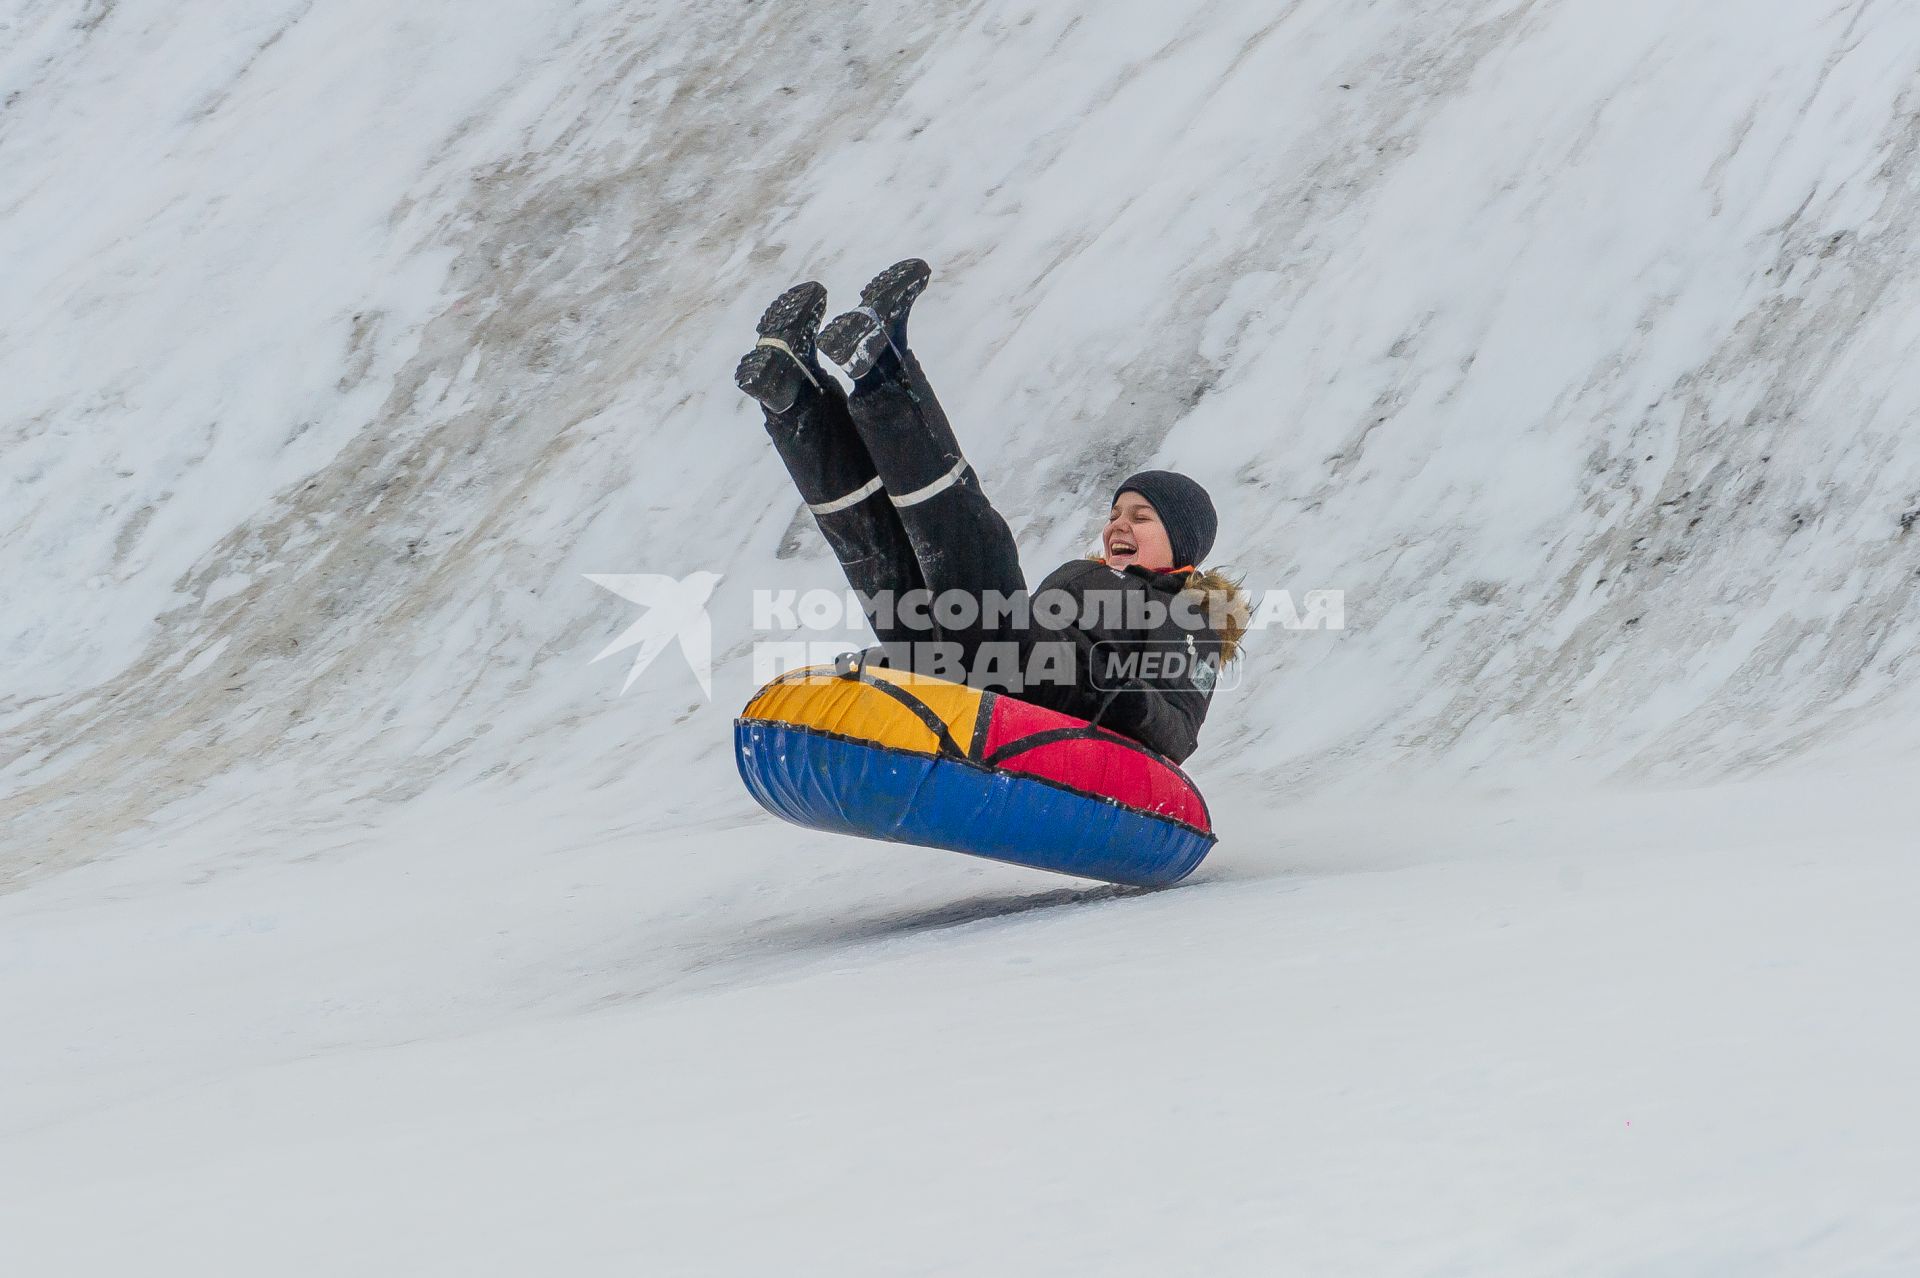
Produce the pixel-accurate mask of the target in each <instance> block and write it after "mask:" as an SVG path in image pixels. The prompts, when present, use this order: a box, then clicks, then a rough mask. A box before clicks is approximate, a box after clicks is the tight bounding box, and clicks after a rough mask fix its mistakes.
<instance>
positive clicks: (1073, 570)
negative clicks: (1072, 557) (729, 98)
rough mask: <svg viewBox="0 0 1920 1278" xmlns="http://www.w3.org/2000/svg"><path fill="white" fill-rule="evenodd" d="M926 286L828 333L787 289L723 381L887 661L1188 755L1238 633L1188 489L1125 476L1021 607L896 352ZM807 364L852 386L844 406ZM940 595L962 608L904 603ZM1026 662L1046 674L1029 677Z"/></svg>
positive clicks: (810, 297) (1003, 552)
mask: <svg viewBox="0 0 1920 1278" xmlns="http://www.w3.org/2000/svg"><path fill="white" fill-rule="evenodd" d="M931 276H932V271H931V270H930V269H929V268H928V266H927V264H926V263H925V262H922V261H920V260H918V259H910V260H908V261H905V262H900V263H898V264H896V265H894V266H892V267H889V268H888V269H887V270H885V271H883V272H882V273H881V274H880V275H878V276H877V277H875V279H874V280H873V282H872V283H870V284H868V285H867V287H866V288H865V289H864V290H862V292H861V294H860V307H859V309H857V310H853V311H849V312H847V313H846V314H844V315H842V316H840V317H839V318H838V319H836V320H834V321H833V322H832V323H831V324H829V325H828V326H827V327H826V329H825V330H824V331H818V330H819V325H820V321H821V319H822V318H823V317H824V316H825V314H826V298H827V293H826V290H825V289H824V288H822V287H821V286H820V285H818V284H815V283H806V284H798V285H795V286H794V287H793V288H790V289H788V290H787V291H786V292H785V293H783V294H781V295H780V297H779V298H778V299H776V300H775V301H774V303H773V305H772V306H770V307H768V308H767V312H766V314H765V315H763V316H761V318H760V324H759V330H758V331H759V337H760V340H759V341H758V343H756V344H755V346H754V349H753V350H751V351H749V352H748V353H747V355H746V357H745V358H744V359H742V360H741V361H740V366H739V368H738V369H737V370H736V372H735V374H734V380H735V381H736V382H737V383H738V384H739V386H740V389H741V390H743V391H745V392H746V393H747V394H749V395H751V396H753V398H754V399H756V400H758V401H759V403H760V406H761V408H762V410H763V411H764V412H765V415H766V423H767V433H768V434H769V435H771V436H772V438H773V443H774V447H775V449H776V450H778V452H779V454H780V459H781V460H782V461H783V462H785V463H786V467H787V471H788V473H789V474H791V475H792V476H793V481H794V484H795V486H796V487H797V488H798V489H799V490H800V496H801V499H802V500H803V501H805V502H806V503H807V508H808V509H809V510H810V511H812V512H813V516H814V519H815V521H816V522H817V523H818V524H819V526H820V531H821V533H822V534H823V535H824V536H825V537H826V539H827V544H828V545H830V546H832V547H833V551H834V554H835V555H836V556H837V557H838V558H839V560H840V565H841V567H842V568H843V569H844V570H845V572H846V575H847V581H848V582H849V584H851V585H852V586H853V588H854V590H856V591H857V592H859V594H860V597H861V599H862V602H863V605H864V606H865V607H866V611H867V617H868V620H869V622H870V623H871V624H872V625H873V628H874V632H875V634H876V635H877V636H878V638H879V639H880V641H881V644H882V645H883V647H884V648H885V649H886V650H887V652H888V653H889V655H890V657H891V658H892V661H893V663H894V664H901V665H905V666H906V667H908V668H910V669H916V670H920V671H921V672H922V673H929V674H939V675H942V676H944V677H948V678H955V677H958V678H960V679H961V680H962V681H964V682H969V683H972V684H973V685H974V686H976V687H986V688H992V689H995V690H998V691H1003V692H1009V693H1012V694H1015V695H1018V696H1019V697H1021V698H1022V699H1024V700H1027V701H1032V702H1036V703H1038V704H1040V705H1044V706H1047V707H1049V708H1051V709H1054V710H1058V711H1060V712H1062V713H1064V714H1070V715H1073V716H1075V717H1077V718H1081V719H1087V720H1090V721H1092V722H1095V723H1099V724H1101V725H1102V726H1104V727H1107V728H1111V729H1113V730H1114V731H1117V732H1120V733H1123V734H1125V735H1127V736H1129V737H1132V738H1134V739H1135V740H1137V741H1139V742H1141V743H1142V744H1144V745H1146V746H1148V747H1150V748H1152V749H1154V750H1156V751H1158V752H1159V753H1161V754H1163V755H1166V756H1167V757H1169V758H1171V759H1173V760H1174V761H1175V762H1180V761H1183V760H1185V759H1186V758H1187V757H1188V756H1189V755H1191V754H1192V753H1193V751H1194V748H1195V744H1196V738H1197V734H1198V732H1199V728H1200V723H1201V721H1202V720H1203V719H1205V718H1206V714H1207V707H1208V704H1209V702H1210V700H1211V698H1212V694H1213V686H1214V681H1215V678H1216V677H1217V674H1218V671H1219V667H1220V665H1221V663H1222V662H1224V661H1229V660H1231V659H1232V658H1233V656H1234V653H1235V651H1236V649H1237V646H1238V643H1239V639H1240V636H1241V633H1242V632H1243V631H1244V629H1245V624H1246V608H1245V603H1244V600H1243V598H1242V597H1241V595H1240V593H1239V591H1238V589H1237V587H1236V585H1235V583H1233V582H1231V581H1229V580H1228V579H1227V578H1225V577H1223V576H1221V575H1219V574H1218V573H1209V572H1202V571H1200V570H1199V567H1198V566H1199V564H1200V563H1201V562H1202V560H1204V559H1205V557H1206V555H1207V552H1208V551H1209V550H1211V549H1212V547H1213V538H1214V532H1215V528H1216V523H1217V521H1216V518H1215V515H1214V509H1213V503H1212V501H1211V500H1210V499H1209V498H1208V496H1207V493H1206V490H1205V489H1204V488H1202V487H1201V486H1200V485H1199V484H1197V483H1195V482H1194V481H1193V480H1191V479H1189V478H1187V477H1186V476H1184V475H1179V474H1175V473H1173V472H1171V471H1143V472H1141V473H1140V474H1137V475H1134V476H1133V477H1132V478H1130V479H1128V480H1126V481H1125V482H1124V483H1122V484H1121V485H1120V486H1119V488H1118V489H1117V490H1116V491H1115V493H1114V497H1113V502H1112V505H1111V508H1110V509H1109V510H1108V512H1107V516H1106V527H1105V529H1104V532H1103V534H1102V548H1103V549H1104V551H1105V556H1104V557H1103V558H1099V559H1087V560H1078V561H1075V562H1072V563H1068V564H1064V565H1062V566H1061V567H1060V568H1058V569H1056V570H1055V571H1054V572H1053V573H1052V574H1050V575H1049V576H1048V577H1047V579H1046V580H1045V581H1043V582H1042V583H1041V585H1040V589H1039V590H1038V591H1036V592H1034V594H1033V595H1032V596H1031V597H1029V596H1028V592H1027V589H1026V579H1025V577H1024V575H1023V574H1022V573H1021V569H1020V556H1019V552H1018V550H1017V549H1016V548H1015V546H1014V541H1013V534H1012V532H1011V531H1010V530H1009V529H1008V527H1007V522H1006V520H1005V519H1003V518H1001V516H1000V513H999V512H998V511H996V510H995V509H994V508H993V505H992V503H991V502H989V501H988V500H987V496H986V493H985V492H983V491H982V490H981V487H980V480H979V477H978V476H977V475H975V474H974V472H973V468H972V467H971V466H969V465H968V464H967V460H966V458H965V456H964V455H963V454H962V453H961V451H960V445H959V443H958V441H957V440H955V438H954V434H953V427H952V426H951V425H949V424H948V422H947V417H946V414H945V413H944V412H942V411H941V408H940V403H939V401H938V400H937V399H936V398H935V397H934V394H933V388H932V387H931V385H929V383H928V381H927V376H926V373H925V371H924V370H923V369H922V368H921V367H920V361H919V360H918V359H916V358H915V357H914V355H913V352H912V351H911V350H909V349H908V346H907V314H908V312H909V311H910V310H911V309H912V307H913V303H914V300H915V299H916V298H918V297H919V296H920V294H921V292H922V291H923V290H924V289H925V288H926V286H927V281H928V280H929V279H930V278H931ZM816 350H817V351H818V353H819V354H823V355H825V356H826V357H827V358H828V359H831V360H832V361H833V362H834V363H835V364H838V365H839V366H840V367H841V368H843V369H844V370H845V371H846V373H847V375H848V376H849V377H851V378H852V379H853V392H852V394H851V395H849V394H847V393H845V392H844V391H842V389H841V388H840V384H839V383H838V382H837V381H835V380H834V379H833V378H831V377H829V376H827V375H826V374H825V373H824V372H823V371H822V370H821V368H820V366H819V364H818V362H817V361H816V359H815V353H816ZM956 597H957V598H958V599H959V601H960V602H962V603H968V602H971V603H972V604H974V607H972V608H971V609H969V608H956V609H947V608H945V607H944V606H936V607H935V608H933V609H932V610H931V613H929V611H928V610H926V609H924V608H915V607H913V606H911V605H907V606H902V604H903V601H906V600H910V599H919V600H922V601H924V600H929V599H930V600H933V601H936V603H939V604H942V605H944V603H945V602H948V601H952V600H954V599H955V598H956ZM1001 604H1004V605H1006V607H1004V608H999V607H997V605H1001ZM928 639H932V640H933V641H934V642H933V643H932V644H929V643H927V642H925V641H926V640H928ZM1009 646H1010V647H1012V648H1013V649H1015V650H1016V651H1017V652H1018V654H1019V656H1020V658H1021V659H1020V660H1017V661H1015V662H1014V663H1013V664H1014V667H1015V669H1014V671H1013V672H1011V673H1009V672H1008V671H1007V669H1006V668H1005V665H1006V663H1005V662H1003V661H1000V660H996V658H998V657H1000V656H1003V655H1004V650H1005V649H1006V648H1008V647H1009ZM1062 652H1064V654H1065V658H1066V659H1065V660H1064V661H1061V660H1060V654H1061V653H1062ZM928 653H937V654H938V662H939V664H938V666H937V668H935V667H934V661H933V659H931V658H929V656H928V655H927V654H928ZM1036 656H1040V657H1046V658H1048V659H1047V660H1044V661H1040V662H1038V663H1036V661H1035V660H1034V658H1035V657H1036ZM956 662H957V664H956ZM1036 668H1038V669H1041V670H1043V671H1044V672H1045V673H1046V674H1048V675H1051V676H1052V677H1042V678H1039V679H1037V680H1036V679H1033V678H1029V677H1028V676H1029V675H1031V674H1032V673H1033V672H1034V671H1035V669H1036Z"/></svg>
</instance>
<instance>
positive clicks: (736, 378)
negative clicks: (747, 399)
mask: <svg viewBox="0 0 1920 1278" xmlns="http://www.w3.org/2000/svg"><path fill="white" fill-rule="evenodd" d="M801 380H802V378H801V375H800V370H799V368H798V367H797V366H795V364H794V362H793V361H792V360H790V359H788V358H787V357H786V356H785V355H782V354H781V353H780V352H778V351H775V350H772V349H769V348H768V347H765V346H762V347H760V348H759V349H757V350H751V351H748V352H747V353H746V354H745V355H744V356H742V357H741V359H740V364H739V367H737V368H735V369H734V370H733V384H734V385H735V386H738V387H739V388H740V389H741V390H743V391H745V392H746V393H747V394H749V395H751V396H753V397H754V398H755V399H756V400H758V401H760V404H761V406H762V407H764V408H765V409H767V411H769V412H773V413H784V412H786V411H787V410H788V409H789V408H792V407H793V405H794V401H796V400H798V399H799V398H800V383H801Z"/></svg>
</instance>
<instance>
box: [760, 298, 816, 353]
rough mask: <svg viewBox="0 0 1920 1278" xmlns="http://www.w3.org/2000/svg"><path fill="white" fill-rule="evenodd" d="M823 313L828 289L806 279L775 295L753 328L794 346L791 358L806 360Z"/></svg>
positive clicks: (766, 335) (810, 351)
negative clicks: (802, 282)
mask: <svg viewBox="0 0 1920 1278" xmlns="http://www.w3.org/2000/svg"><path fill="white" fill-rule="evenodd" d="M826 313H827V290H826V289H825V288H823V287H821V286H820V285H819V284H816V283H814V282H813V281H812V280H808V281H807V282H806V283H804V284H795V285H794V286H793V287H792V288H790V289H788V290H787V291H786V292H784V293H782V294H781V295H780V296H778V297H776V298H774V299H773V305H771V306H769V307H767V310H766V313H765V314H764V315H762V316H761V317H760V323H759V324H758V325H757V326H756V327H755V329H754V331H755V332H756V333H758V334H759V335H760V336H761V337H773V338H778V339H779V340H780V341H783V342H785V343H786V344H787V345H788V346H789V347H791V348H792V349H793V354H794V358H796V359H800V360H807V359H811V358H812V357H813V345H814V330H816V329H818V328H819V327H820V321H821V319H822V318H824V317H825V316H826Z"/></svg>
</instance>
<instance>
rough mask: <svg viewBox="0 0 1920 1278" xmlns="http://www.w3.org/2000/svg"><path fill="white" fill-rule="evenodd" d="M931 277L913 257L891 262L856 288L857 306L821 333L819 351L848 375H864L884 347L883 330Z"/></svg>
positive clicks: (931, 271)
mask: <svg viewBox="0 0 1920 1278" xmlns="http://www.w3.org/2000/svg"><path fill="white" fill-rule="evenodd" d="M932 278H933V268H932V267H930V266H928V265H927V264H926V263H925V262H923V261H921V260H920V259H919V258H917V257H910V258H908V259H907V260H906V261H904V262H895V263H894V264H893V265H892V266H889V267H888V268H887V269H886V270H884V271H882V272H880V273H879V274H878V275H876V276H874V277H873V279H872V280H870V281H869V282H868V284H867V286H866V287H865V288H863V289H861V290H860V306H861V309H860V310H857V311H848V312H847V313H846V314H845V315H842V316H840V317H839V318H838V319H836V320H834V321H833V323H831V324H829V325H827V327H826V328H825V329H824V330H823V331H822V332H821V334H820V353H821V354H822V355H825V356H826V357H827V358H828V359H830V360H832V361H833V362H834V363H836V364H838V365H840V367H842V368H844V369H846V370H847V375H848V376H849V377H853V378H860V377H864V376H866V374H867V373H869V372H870V371H872V369H873V366H874V364H875V363H876V362H878V360H879V359H880V356H881V355H882V354H883V353H884V352H885V351H886V349H887V346H888V343H889V338H888V336H887V330H888V329H889V328H891V327H893V325H894V320H895V317H897V316H901V315H904V314H905V313H906V312H907V311H908V310H909V309H910V308H911V307H912V306H913V304H914V302H915V300H916V299H918V298H919V296H920V294H921V293H923V292H925V291H926V287H927V282H928V281H929V280H931V279H932ZM869 311H870V312H872V314H868V313H867V312H869ZM876 315H877V316H879V322H877V323H876V322H875V320H874V316H876ZM903 353H904V352H903Z"/></svg>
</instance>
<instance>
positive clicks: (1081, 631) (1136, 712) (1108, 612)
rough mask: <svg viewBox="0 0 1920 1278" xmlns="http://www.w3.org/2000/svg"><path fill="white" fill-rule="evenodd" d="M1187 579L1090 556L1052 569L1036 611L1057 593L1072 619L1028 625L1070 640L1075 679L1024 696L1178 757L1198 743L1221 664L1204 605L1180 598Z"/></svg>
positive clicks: (1043, 636) (1037, 637)
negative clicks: (1066, 623) (1068, 603)
mask: <svg viewBox="0 0 1920 1278" xmlns="http://www.w3.org/2000/svg"><path fill="white" fill-rule="evenodd" d="M1186 581H1187V574H1186V573H1184V572H1156V571H1154V570H1153V569H1151V568H1141V567H1138V566H1134V567H1130V568H1126V569H1118V568H1111V567H1108V566H1107V565H1106V564H1104V563H1102V562H1100V561H1099V560H1097V559H1080V560H1075V561H1074V562H1072V563H1068V564H1062V565H1061V566H1060V567H1059V568H1056V569H1055V570H1054V571H1053V572H1052V573H1051V574H1049V575H1048V577H1047V579H1046V580H1045V581H1043V582H1041V583H1040V586H1039V588H1038V589H1036V590H1035V591H1034V592H1033V605H1034V610H1035V616H1036V618H1038V617H1040V616H1042V615H1043V613H1044V611H1045V610H1046V607H1047V601H1046V599H1045V596H1047V595H1048V593H1049V592H1054V591H1058V592H1063V594H1064V596H1067V597H1070V598H1071V600H1072V602H1073V609H1072V611H1073V615H1074V617H1075V618H1076V621H1075V624H1073V625H1072V626H1071V627H1069V628H1068V629H1066V630H1063V631H1060V632H1057V633H1049V632H1047V631H1045V630H1043V629H1041V626H1040V624H1039V622H1038V621H1036V624H1035V626H1034V630H1033V638H1034V641H1035V642H1044V641H1047V640H1050V639H1051V640H1071V641H1072V643H1073V644H1074V646H1075V648H1076V650H1077V652H1076V657H1077V659H1076V661H1075V663H1074V667H1075V677H1074V682H1073V685H1072V686H1071V687H1065V686H1041V687H1038V688H1030V689H1028V690H1027V691H1026V692H1025V693H1024V694H1023V696H1024V699H1026V700H1030V701H1034V702H1036V703H1038V704H1040V705H1044V706H1046V707H1048V708H1049V709H1053V710H1058V711H1059V712H1060V713H1062V714H1070V715H1073V716H1075V717H1076V718H1081V719H1087V720H1090V721H1092V722H1095V723H1098V724H1099V725H1100V726H1102V727H1105V728H1111V729H1113V730H1114V731H1115V732H1118V733H1121V734H1122V735H1124V736H1129V737H1132V738H1133V739H1134V740H1136V741H1138V742H1140V743H1141V744H1143V745H1145V746H1147V747H1149V748H1150V749H1153V750H1155V751H1158V752H1159V753H1160V754H1163V755H1166V756H1167V757H1168V758H1170V759H1172V760H1173V761H1174V762H1176V763H1180V762H1184V761H1185V760H1186V759H1187V757H1188V756H1190V755H1191V754H1192V753H1193V752H1194V749H1195V748H1196V747H1197V746H1198V744H1199V740H1198V739H1199V733H1200V724H1201V723H1202V722H1203V721H1204V720H1205V719H1206V717H1207V706H1208V703H1209V702H1210V701H1211V700H1212V699H1213V686H1214V681H1215V678H1216V677H1217V675H1218V672H1219V668H1220V662H1221V643H1220V636H1219V634H1218V632H1216V631H1215V630H1213V629H1212V628H1211V627H1209V626H1208V625H1206V610H1205V607H1204V603H1199V604H1196V600H1197V599H1198V596H1197V595H1195V594H1192V593H1189V594H1188V595H1187V596H1186V598H1185V599H1184V600H1183V599H1181V597H1180V596H1181V591H1182V589H1183V588H1184V586H1185V585H1186ZM1059 602H1062V604H1063V607H1062V610H1063V611H1065V610H1066V609H1065V608H1064V601H1059ZM1090 605H1091V606H1090ZM1156 605H1157V607H1156Z"/></svg>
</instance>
